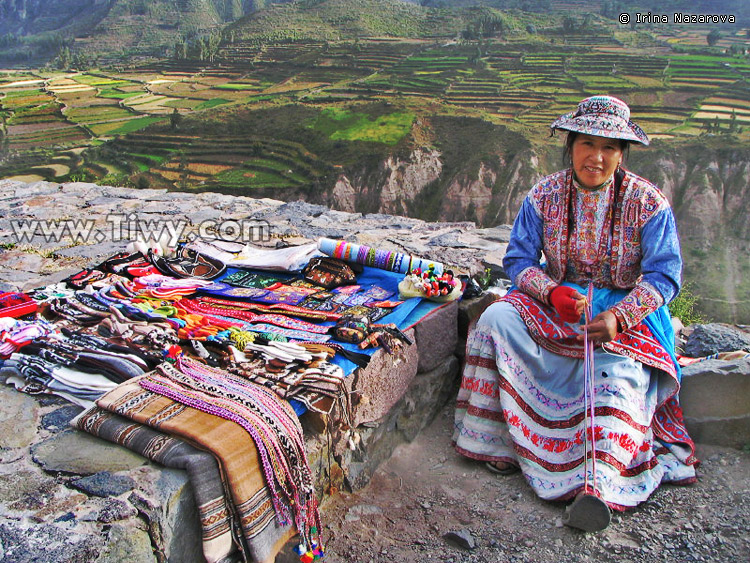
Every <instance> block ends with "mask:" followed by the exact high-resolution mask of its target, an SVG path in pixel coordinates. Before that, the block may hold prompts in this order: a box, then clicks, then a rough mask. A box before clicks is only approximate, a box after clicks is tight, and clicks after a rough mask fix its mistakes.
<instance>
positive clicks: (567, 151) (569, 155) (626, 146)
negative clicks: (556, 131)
mask: <svg viewBox="0 0 750 563" xmlns="http://www.w3.org/2000/svg"><path fill="white" fill-rule="evenodd" d="M576 137H578V132H576V131H568V136H567V137H566V139H565V146H563V154H562V160H563V166H572V165H573V143H574V142H575V140H576ZM617 140H618V141H620V148H621V149H622V160H623V162H625V161H626V160H627V159H628V156H629V155H630V141H626V140H625V139H617Z"/></svg>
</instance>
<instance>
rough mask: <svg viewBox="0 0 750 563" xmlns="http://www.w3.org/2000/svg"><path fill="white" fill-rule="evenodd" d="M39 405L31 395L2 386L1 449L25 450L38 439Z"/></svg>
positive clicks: (0, 392) (0, 397)
mask: <svg viewBox="0 0 750 563" xmlns="http://www.w3.org/2000/svg"><path fill="white" fill-rule="evenodd" d="M38 416H39V405H38V404H37V402H36V401H35V400H34V399H33V397H31V396H29V395H24V394H23V393H19V392H18V391H16V390H15V389H13V388H12V387H9V386H7V385H4V384H0V448H25V447H28V446H29V445H30V444H31V443H32V441H33V440H34V439H35V438H36V434H37V426H38V424H39V421H38V420H37V419H38Z"/></svg>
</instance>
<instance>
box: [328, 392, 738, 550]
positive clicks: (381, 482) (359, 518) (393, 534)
mask: <svg viewBox="0 0 750 563" xmlns="http://www.w3.org/2000/svg"><path fill="white" fill-rule="evenodd" d="M452 421H453V407H452V406H450V405H449V406H448V407H446V408H445V409H444V410H443V411H442V413H441V414H440V415H439V416H438V417H437V419H436V420H435V421H434V422H433V423H432V424H431V425H430V426H429V427H428V428H426V429H425V430H424V431H423V432H422V433H421V434H420V435H419V436H418V437H417V439H416V440H415V441H414V442H412V443H411V444H406V445H403V446H401V447H399V448H398V449H397V450H396V452H395V453H394V455H393V457H392V458H391V459H390V460H389V461H387V462H386V463H384V464H383V465H382V466H381V467H380V468H379V469H378V471H377V472H376V474H375V476H374V478H373V479H372V481H371V482H370V484H369V486H368V487H367V488H365V489H363V490H361V491H359V492H356V493H354V494H348V495H346V494H343V495H339V496H338V497H337V498H335V499H334V500H333V501H331V502H329V503H328V504H326V505H325V506H324V507H323V521H324V523H325V536H324V537H325V539H326V541H327V557H326V560H327V561H329V562H330V563H336V562H358V563H359V562H365V563H366V562H377V563H381V562H382V563H385V562H388V563H391V562H399V563H401V562H407V563H410V562H422V561H441V562H446V563H448V562H452V563H459V562H461V563H465V562H477V563H478V562H492V563H495V562H500V561H517V562H521V561H523V562H527V561H528V562H549V561H613V562H614V561H617V562H622V561H654V562H656V561H660V562H661V561H747V557H748V553H750V534H748V529H750V454H749V453H746V452H742V451H739V450H732V449H728V448H720V447H713V446H700V447H699V452H698V453H699V456H700V458H701V459H702V460H703V465H702V466H701V469H700V482H699V483H697V484H695V485H692V486H689V487H675V486H664V487H661V488H660V489H659V490H658V491H657V492H656V493H655V494H654V495H653V496H652V497H651V499H650V500H649V501H648V502H646V503H644V504H642V505H641V506H639V507H638V508H636V509H634V510H632V511H629V512H627V513H624V514H616V515H615V516H614V519H613V523H612V525H611V526H610V527H609V528H608V529H607V530H605V531H604V532H602V533H600V534H598V535H597V534H584V533H582V532H578V531H574V530H571V529H569V528H566V527H563V526H562V523H561V521H560V516H561V514H562V511H563V505H561V504H558V503H550V502H545V501H542V500H540V499H539V498H538V497H537V496H536V495H535V494H534V493H532V491H531V489H530V488H529V487H528V486H527V485H526V482H525V481H524V479H523V477H522V476H521V475H520V474H516V475H513V476H510V477H497V476H494V475H492V474H490V473H489V472H488V471H487V470H486V469H484V467H483V465H482V464H479V463H476V462H472V461H470V460H467V459H464V458H462V457H460V456H458V455H457V454H456V453H455V452H454V451H453V449H452V448H451V446H450V435H451V429H452ZM460 530H466V531H468V532H469V533H470V534H471V538H472V539H473V540H474V542H475V544H476V547H475V548H474V549H472V550H469V549H462V548H460V547H457V546H454V545H451V544H449V543H448V542H447V541H446V540H445V539H444V538H443V536H444V535H445V534H446V533H448V532H452V531H460Z"/></svg>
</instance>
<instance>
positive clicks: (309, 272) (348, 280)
mask: <svg viewBox="0 0 750 563" xmlns="http://www.w3.org/2000/svg"><path fill="white" fill-rule="evenodd" d="M302 276H303V277H304V278H305V281H308V282H310V283H313V284H315V285H319V286H320V287H323V288H325V289H333V288H334V287H339V286H341V285H348V284H352V283H354V282H355V281H356V280H357V276H356V275H354V271H353V270H352V269H351V268H350V267H349V266H348V265H347V264H346V263H345V262H344V261H343V260H338V259H336V258H331V257H328V256H317V257H315V258H312V259H311V260H310V261H309V262H308V263H307V266H305V267H304V268H302Z"/></svg>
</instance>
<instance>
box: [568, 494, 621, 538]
mask: <svg viewBox="0 0 750 563" xmlns="http://www.w3.org/2000/svg"><path fill="white" fill-rule="evenodd" d="M610 520H612V512H610V510H609V507H608V506H607V503H606V502H604V501H603V500H602V499H600V498H599V497H596V496H594V495H588V494H580V495H578V496H577V497H576V499H575V500H574V501H573V503H572V504H571V505H570V506H568V507H567V508H566V509H565V514H563V517H562V522H563V524H565V525H566V526H570V527H571V528H578V529H579V530H583V531H584V532H600V531H602V530H604V529H605V528H606V527H607V526H609V522H610Z"/></svg>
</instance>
